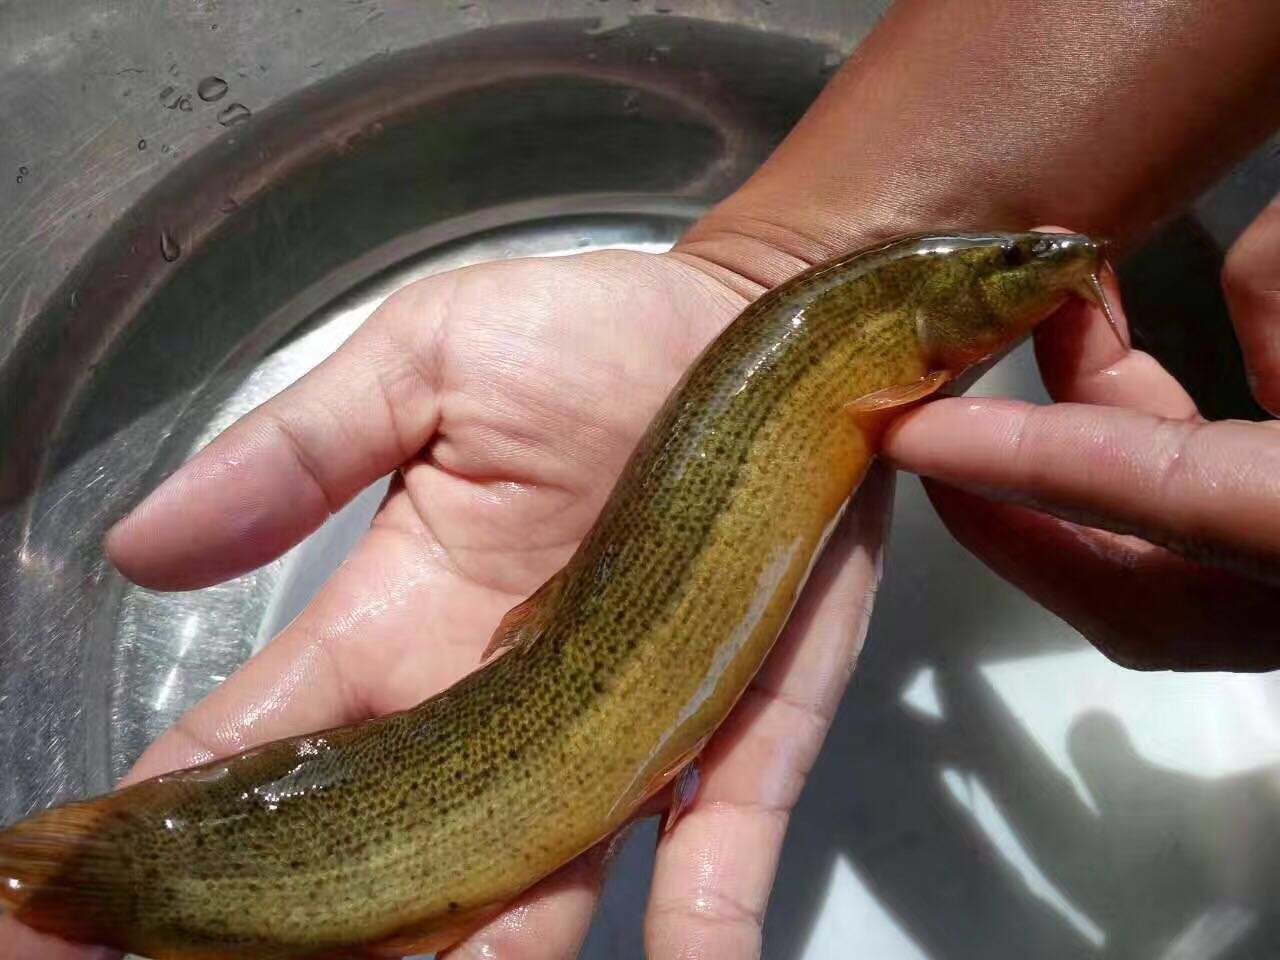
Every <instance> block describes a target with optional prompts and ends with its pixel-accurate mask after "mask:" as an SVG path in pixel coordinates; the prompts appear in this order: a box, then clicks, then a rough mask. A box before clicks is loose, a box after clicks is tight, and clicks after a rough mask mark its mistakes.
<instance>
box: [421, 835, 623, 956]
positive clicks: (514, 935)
mask: <svg viewBox="0 0 1280 960" xmlns="http://www.w3.org/2000/svg"><path fill="white" fill-rule="evenodd" d="M609 849H610V844H609V843H608V842H605V843H601V844H598V845H596V846H595V847H593V848H592V849H591V850H589V851H587V852H586V853H585V854H583V855H582V856H581V857H579V858H578V859H576V860H574V861H573V862H572V863H569V864H566V865H565V866H564V867H562V868H561V869H559V870H557V871H556V872H555V873H553V874H552V875H551V876H549V877H547V878H546V879H545V880H543V881H542V882H541V883H538V884H536V885H535V886H534V887H532V888H531V889H530V890H528V891H527V892H526V893H524V894H523V895H522V896H521V897H520V898H519V899H518V900H516V902H515V903H513V904H512V905H511V906H510V907H508V908H507V909H505V910H504V911H503V912H502V914H501V915H500V916H498V917H497V918H495V919H494V920H491V921H490V922H489V923H486V924H485V925H484V926H483V927H481V928H480V929H479V930H477V931H475V932H474V933H472V934H470V935H469V936H467V937H466V938H465V939H464V940H463V941H462V942H460V943H458V944H457V945H455V946H453V947H451V948H450V949H449V950H447V951H445V952H444V953H443V954H441V960H491V958H501V960H570V958H572V957H576V956H577V955H578V950H579V948H580V947H581V946H582V941H583V940H584V939H585V938H586V935H587V929H588V927H590V925H591V915H592V913H593V912H594V911H595V906H596V901H597V899H599V896H600V884H601V881H602V879H603V876H604V863H605V861H606V855H607V852H608V850H609Z"/></svg>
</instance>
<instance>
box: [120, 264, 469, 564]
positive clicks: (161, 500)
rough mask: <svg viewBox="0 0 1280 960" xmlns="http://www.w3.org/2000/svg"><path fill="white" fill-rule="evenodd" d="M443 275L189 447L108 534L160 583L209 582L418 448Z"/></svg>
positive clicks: (274, 549)
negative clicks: (210, 437) (201, 444)
mask: <svg viewBox="0 0 1280 960" xmlns="http://www.w3.org/2000/svg"><path fill="white" fill-rule="evenodd" d="M452 282H455V281H454V280H452V279H450V278H449V277H447V276H442V277H438V278H433V279H432V280H431V281H430V282H428V283H419V284H414V285H412V286H410V287H407V288H405V289H404V290H403V291H401V292H399V293H397V294H396V295H395V296H393V297H392V298H391V299H390V300H388V302H387V303H386V304H384V305H383V306H382V308H381V309H380V310H379V311H378V313H377V314H375V315H374V317H373V318H372V319H370V320H369V321H368V322H367V323H366V324H365V325H364V326H363V327H362V328H361V329H360V330H358V331H357V332H356V333H355V334H354V335H353V336H352V337H351V339H350V340H349V341H348V342H347V343H346V344H344V345H343V346H342V347H341V348H339V350H338V351H337V353H335V354H334V355H333V356H332V357H330V358H329V359H327V360H326V361H325V362H324V363H322V364H320V366H319V367H317V368H316V369H315V370H313V371H312V372H311V373H309V374H307V375H306V376H305V377H303V378H302V379H301V380H300V381H298V383H296V384H295V385H293V386H292V387H290V388H288V389H287V390H285V391H284V392H283V393H281V394H280V395H278V396H276V397H274V398H273V399H271V400H268V401H267V402H266V403H264V404H262V405H261V406H260V407H258V408H257V409H256V410H254V411H252V412H251V413H249V414H248V415H246V416H245V417H243V418H242V419H241V420H239V421H238V422H237V423H235V424H234V425H232V426H231V427H230V428H229V429H228V430H226V431H225V432H224V433H223V434H222V435H221V436H219V437H217V438H216V439H215V440H214V441H213V442H212V443H210V444H209V445H208V446H207V447H205V448H204V449H203V450H201V451H200V452H199V453H197V454H196V455H195V456H194V457H193V458H192V459H191V460H189V461H188V462H187V463H186V464H184V465H183V466H182V467H181V468H179V469H178V471H177V472H176V473H174V474H173V475H172V476H171V477H169V479H168V480H166V481H165V482H164V483H162V484H161V485H160V487H159V488H158V489H156V490H155V491H154V492H153V493H152V494H151V495H150V496H149V497H147V498H146V499H145V500H144V501H143V502H142V503H141V504H140V505H139V506H138V507H137V508H136V509H134V511H133V512H132V513H130V514H129V515H128V516H127V517H125V518H124V519H123V520H122V521H121V522H120V523H118V524H117V525H116V526H115V527H114V528H112V530H111V531H110V532H109V533H108V534H107V540H106V547H107V552H108V553H109V554H110V556H111V559H112V560H113V561H114V562H115V564H116V566H118V567H119V568H120V570H121V571H122V572H123V573H124V574H125V575H126V576H128V577H129V578H130V579H132V580H134V581H136V582H137V583H140V584H143V585H145V586H149V587H155V588H158V589H189V588H194V587H201V586H207V585H208V584H211V583H216V582H218V581H220V580H225V579H226V578H228V577H231V576H235V575H237V574H240V573H243V572H245V571H246V570H251V569H253V568H254V567H257V566H259V565H261V564H263V563H265V562H267V561H268V560H271V559H274V558H275V557H277V556H279V555H280V554H281V553H283V552H284V551H285V550H287V549H288V548H289V547H291V546H293V545H294V544H296V543H298V542H299V541H300V540H301V539H302V538H303V537H305V536H306V535H307V534H308V533H310V532H311V531H312V530H314V529H315V528H316V527H318V526H319V525H320V524H321V523H322V522H323V521H324V520H325V519H326V518H327V517H328V516H329V514H330V513H332V512H333V511H335V510H337V509H338V508H339V507H341V506H342V505H343V504H345V503H346V502H347V501H348V500H350V499H351V497H353V496H354V495H355V494H356V493H358V492H359V491H360V490H362V489H363V488H364V487H366V486H367V485H368V484H370V483H372V482H373V481H374V480H376V479H377V478H378V477H380V476H382V475H384V474H386V473H388V472H390V471H391V470H393V469H394V468H395V467H396V466H398V465H399V464H400V463H401V462H403V461H404V460H405V459H406V458H407V457H409V456H410V455H412V454H413V453H415V452H417V451H418V450H420V449H421V448H422V446H423V445H424V444H425V443H426V441H427V440H428V439H429V438H430V436H431V433H432V432H433V430H434V428H435V424H436V420H437V415H438V392H439V391H438V388H439V378H440V370H439V366H438V363H437V359H438V356H439V352H438V350H437V343H436V341H437V338H438V336H439V333H440V330H441V324H442V322H443V321H442V317H443V305H444V304H445V303H447V300H448V296H449V288H448V285H449V284H450V283H452Z"/></svg>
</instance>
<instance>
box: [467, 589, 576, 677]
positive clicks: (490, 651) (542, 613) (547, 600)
mask: <svg viewBox="0 0 1280 960" xmlns="http://www.w3.org/2000/svg"><path fill="white" fill-rule="evenodd" d="M563 583H564V578H563V577H562V576H561V575H560V574H558V573H557V574H556V575H555V576H554V577H552V578H551V579H550V580H548V581H547V582H546V583H544V584H543V585H542V586H540V587H539V588H538V589H537V590H535V591H534V592H533V593H532V594H530V595H529V598H528V599H527V600H525V601H523V602H522V603H518V604H516V605H515V606H514V607H512V608H511V609H510V610H508V611H507V613H506V615H505V616H504V617H503V618H502V620H501V621H500V622H499V623H498V629H496V630H494V631H493V636H492V637H490V638H489V644H488V646H486V647H485V648H484V653H482V654H480V662H481V663H484V662H485V661H487V660H489V659H490V658H491V657H493V656H495V655H496V654H498V653H500V652H501V651H503V650H506V649H507V648H508V647H515V648H516V649H518V650H521V649H525V648H527V647H528V646H529V645H530V644H532V643H533V642H534V641H535V640H537V639H538V637H539V636H541V634H542V631H543V628H544V627H545V626H546V624H547V621H548V619H549V617H550V615H551V613H552V611H553V610H554V608H555V602H556V598H557V597H559V595H560V591H561V589H562V588H563Z"/></svg>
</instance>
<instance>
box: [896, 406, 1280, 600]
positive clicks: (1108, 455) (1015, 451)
mask: <svg viewBox="0 0 1280 960" xmlns="http://www.w3.org/2000/svg"><path fill="white" fill-rule="evenodd" d="M884 451H885V454H886V456H887V457H888V458H889V459H890V461H891V462H893V463H894V464H896V465H897V466H900V467H902V468H904V469H907V470H911V471H912V472H915V473H919V474H921V475H923V476H927V477H930V478H933V479H935V480H941V481H944V482H946V483H948V484H951V485H954V486H960V487H964V488H966V489H969V490H974V491H977V492H981V493H982V494H983V495H984V496H987V497H989V498H994V499H1000V500H1006V501H1011V502H1017V503H1023V504H1027V505H1032V506H1036V507H1038V508H1039V509H1042V510H1045V511H1048V512H1050V513H1053V514H1055V515H1058V516H1060V517H1063V518H1065V519H1070V520H1075V521H1080V522H1084V523H1087V524H1088V525H1090V526H1096V527H1101V528H1103V529H1107V530H1112V531H1115V532H1119V533H1134V534H1138V535H1140V536H1143V537H1145V538H1146V539H1148V540H1151V541H1153V542H1155V543H1160V544H1163V545H1165V546H1169V547H1171V548H1173V549H1175V550H1177V551H1178V552H1180V553H1184V554H1186V555H1189V556H1193V557H1195V558H1197V559H1201V560H1208V561H1213V562H1216V563H1224V564H1229V565H1232V566H1234V567H1237V568H1241V569H1247V570H1249V571H1251V572H1253V573H1258V574H1262V575H1265V576H1277V575H1278V574H1280V431H1277V430H1272V429H1268V427H1267V426H1265V425H1260V424H1253V423H1243V422H1238V421H1223V422H1220V423H1203V422H1191V421H1186V420H1168V419H1161V418H1159V417H1155V416H1151V415H1149V414H1146V413H1140V412H1137V411H1133V410H1124V409H1116V408H1112V407H1094V406H1085V405H1081V404H1068V403H1059V404H1053V405H1051V406H1046V407H1037V406H1035V405H1033V404H1028V403H1023V402H1020V401H1013V400H979V399H972V400H971V399H954V400H940V401H938V402H936V403H932V404H929V405H927V406H926V407H925V408H924V409H921V410H919V411H916V412H913V413H911V414H908V415H906V416H903V417H901V418H899V420H898V421H897V422H895V423H894V424H893V425H892V426H891V427H890V429H889V431H888V433H887V435H886V438H885V447H884Z"/></svg>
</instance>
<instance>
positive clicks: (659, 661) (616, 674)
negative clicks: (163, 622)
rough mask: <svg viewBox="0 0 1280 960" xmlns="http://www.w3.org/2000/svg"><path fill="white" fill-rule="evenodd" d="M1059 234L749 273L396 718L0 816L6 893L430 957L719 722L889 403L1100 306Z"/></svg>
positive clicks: (136, 938)
mask: <svg viewBox="0 0 1280 960" xmlns="http://www.w3.org/2000/svg"><path fill="white" fill-rule="evenodd" d="M1100 264H1101V254H1100V251H1099V247H1098V245H1097V244H1096V243H1094V242H1093V241H1091V240H1090V239H1088V238H1087V237H1084V236H1081V235H1077V234H1049V233H1020V234H981V235H978V234H959V233H947V234H936V235H915V236H908V237H902V238H899V239H895V240H892V241H889V242H886V243H883V244H880V245H879V246H875V247H873V248H870V249H867V250H863V251H860V252H857V253H854V254H851V255H849V256H844V257H841V258H839V259H837V260H833V261H831V262H829V263H825V264H822V265H820V266H818V267H815V268H813V269H811V270H808V271H806V272H805V273H803V274H801V275H799V276H797V277H796V278H795V279H793V280H791V281H789V282H787V283H785V284H783V285H781V286H780V287H778V288H777V289H775V290H772V291H770V292H769V293H766V294H765V295H764V296H762V297H761V298H760V299H759V300H757V301H756V302H755V303H753V304H751V305H750V306H749V307H747V308H746V309H745V310H744V311H743V312H742V314H741V315H740V316H738V318H737V319H736V320H734V322H733V323H732V324H730V325H729V326H728V327H727V328H726V329H725V330H724V332H723V333H722V334H721V335H720V336H719V337H718V338H717V339H716V340H715V341H714V342H713V343H712V344H711V345H710V346H708V347H707V349H706V350H705V352H704V353H703V354H702V355H701V356H700V357H699V359H698V360H697V361H696V362H695V363H694V365H693V366H692V368H691V369H690V370H689V372H688V373H687V374H686V375H685V377H684V379H683V380H682V381H681V382H680V384H679V385H678V386H677V387H676V388H675V390H674V391H673V393H672V394H671V396H670V398H669V399H668V400H667V402H666V404H665V405H664V406H663V407H662V409H661V410H660V411H659V412H658V414H657V416H656V417H655V418H654V420H653V423H652V425H651V426H650V427H649V429H648V432H647V433H646V434H645V435H644V437H643V439H641V441H640V443H639V445H638V446H637V448H636V450H635V452H634V454H633V455H632V457H631V459H630V461H629V462H628V464H627V466H626V468H625V469H624V470H623V472H622V475H621V476H620V477H619V479H618V482H617V485H616V487H615V488H614V490H613V493H612V495H611V496H610V498H609V500H608V502H607V503H606V504H605V506H604V509H603V510H602V512H601V515H600V517H599V519H598V521H597V522H596V524H595V526H594V527H593V528H592V529H591V531H590V533H588V535H587V536H586V538H585V539H584V540H583V541H582V544H581V546H580V547H579V548H578V551H577V553H576V554H575V555H574V556H573V558H572V559H571V560H570V561H569V563H568V564H567V565H566V566H565V567H564V569H562V570H561V571H560V572H559V573H557V574H556V575H555V576H554V577H552V578H551V579H550V580H549V581H548V582H547V583H546V584H545V585H544V586H543V587H542V588H541V589H539V590H538V591H537V592H536V593H535V594H534V595H533V596H532V597H530V598H529V599H528V600H527V601H525V602H524V603H522V604H520V605H519V606H518V607H516V608H515V609H514V610H512V611H511V612H510V613H509V614H508V615H507V617H506V618H505V619H504V621H503V623H502V625H501V626H500V627H499V629H498V633H497V634H496V635H495V636H494V639H493V642H492V643H491V649H497V648H499V647H506V648H509V649H507V650H506V651H505V652H504V653H503V655H502V656H500V657H498V658H496V659H494V660H492V661H490V662H488V663H487V664H486V665H485V666H483V667H482V668H481V669H479V670H477V671H476V672H475V673H473V674H471V675H470V676H468V677H466V678H465V679H463V680H462V681H460V682H459V683H457V684H456V685H454V686H453V687H451V688H450V689H448V690H446V691H445V692H443V693H441V694H438V695H437V696H434V697H432V698H431V699H429V700H427V701H425V702H424V703H422V704H421V705H419V706H417V707H415V708H413V709H411V710H406V711H404V712H402V713H397V714H393V715H391V716H386V717H382V718H380V719H376V720H371V721H368V722H366V723H361V724H356V725H353V726H349V727H343V728H339V729H334V730H328V731H324V732H321V733H315V734H311V735H308V736H302V737H295V738H292V739H288V740H281V741H278V742H276V743H270V744H267V745H266V746H262V747H258V748H256V749H253V750H249V751H247V752H245V753H242V754H240V755H238V756H235V757H231V758H229V759H226V760H217V761H214V762H211V763H206V764H204V765H202V766H199V767H196V768H194V769H191V770H185V771H182V772H179V773H173V774H169V775H167V776H163V777H158V778H156V779H153V780H149V781H146V782H144V783H139V784H137V785H135V786H131V787H128V788H126V789H123V790H120V791H118V792H116V793H113V794H109V795H107V796H105V797H100V798H98V799H95V800H88V801H84V802H78V803H71V804H68V805H66V806H62V807H59V808H56V809H53V810H48V811H46V812H44V813H40V814H37V815H35V816H33V817H31V818H30V819H28V820H24V821H22V822H20V823H18V824H15V825H13V826H11V827H9V828H8V829H7V830H5V831H3V832H0V904H3V905H4V906H5V907H7V908H8V909H9V910H10V911H11V912H12V913H13V915H14V916H15V917H16V918H17V919H18V920H20V921H22V922H23V923H26V924H28V925H29V926H31V927H34V928H36V929H37V930H42V931H46V932H48V933H52V934H58V935H60V936H62V937H66V938H69V939H72V940H78V941H84V942H89V943H99V944H105V945H108V946H112V947H117V948H120V949H124V950H131V951H134V952H136V953H140V954H143V955H145V956H149V957H155V958H164V960H169V958H173V960H225V958H254V960H294V958H319V957H326V958H327V957H352V956H357V957H358V956H385V955H400V954H402V953H411V952H415V951H420V950H429V949H440V948H442V947H444V946H446V945H448V944H449V943H451V942H453V941H456V940H457V939H459V938H460V937H462V936H463V935H465V934H466V933H467V932H469V931H470V930H472V929H474V928H475V927H477V926H478V925H479V924H481V923H482V922H483V921H484V920H486V919H487V918H489V917H491V916H493V915H494V914H495V913H497V912H498V911H499V910H501V908H502V907H503V905H504V904H507V903H509V902H510V901H511V900H512V899H513V898H514V897H515V896H516V895H518V894H519V893H520V892H521V891H523V890H525V889H526V888H528V887H529V886H530V885H532V884H533V883H535V882H536V881H537V880H539V879H540V878H542V877H544V876H546V875H547V874H549V873H551V872H552V871H553V870H555V869H556V868H557V867H559V866H561V865H562V864H564V863H565V862H567V861H568V860H570V859H572V858H573V857H575V856H577V855H578V854H580V853H582V852H583V851H584V850H586V849H587V848H589V847H591V846H592V845H594V844H595V843H597V842H598V841H600V840H601V839H602V838H605V837H607V836H609V835H610V834H611V833H612V832H614V831H616V830H617V829H618V828H619V827H620V826H622V825H623V824H624V823H625V822H626V821H627V820H628V819H629V818H631V817H632V816H633V815H634V814H635V812H636V810H637V808H638V807H639V806H640V805H641V803H642V802H643V801H644V800H645V799H646V798H648V797H650V796H651V795H653V794H654V793H655V791H657V790H659V789H660V788H661V787H662V786H664V785H665V784H666V783H668V782H669V781H670V780H671V778H672V777H673V776H674V775H675V774H676V773H677V772H679V771H680V770H681V768H682V767H684V766H685V765H686V764H688V763H689V762H690V760H691V759H692V758H694V757H695V756H696V754H697V753H698V751H699V750H700V749H701V747H702V745H703V744H704V743H705V742H706V740H707V738H708V737H709V736H710V735H711V733H712V732H713V731H714V730H715V729H716V727H717V726H718V725H719V724H720V723H721V721H723V720H724V718H725V716H726V714H728V712H729V711H730V709H731V708H732V707H733V705H734V703H735V702H736V701H737V700H738V698H739V697H740V696H741V694H742V693H743V691H744V689H745V688H746V686H747V684H748V682H749V681H750V680H751V678H752V676H753V675H754V674H755V673H756V670H757V669H758V668H759V666H760V664H761V662H762V661H763V660H764V658H765V655H766V654H767V653H768V652H769V648H770V647H771V646H772V645H773V642H774V640H775V638H776V637H777V636H778V634H779V632H780V631H781V629H782V627H783V624H784V623H785V622H786V620H787V617H788V615H789V614H790V612H791V609H792V606H793V605H794V604H795V602H796V597H797V595H798V594H799V592H800V588H801V587H802V586H803V584H804V582H805V578H806V577H807V575H808V573H809V571H810V569H811V568H812V567H813V564H814V560H815V558H816V557H817V555H818V552H819V550H820V549H821V547H822V545H823V542H824V540H825V538H826V537H827V535H828V533H829V532H830V531H831V529H832V527H833V525H834V524H835V522H836V520H837V518H838V517H839V515H840V512H841V510H842V509H843V507H844V504H845V503H846V502H847V501H848V499H849V496H850V494H851V493H852V492H853V490H854V489H855V488H856V487H857V486H858V484H859V482H860V481H861V479H862V477H863V475H864V474H865V473H866V470H867V467H868V465H869V463H870V461H871V459H872V457H873V456H874V454H875V449H876V443H877V439H878V436H879V431H880V429H881V428H882V427H883V424H884V422H885V420H886V417H887V416H890V415H891V413H889V411H892V410H894V409H895V408H902V407H903V406H905V405H907V404H910V403H912V402H915V401H917V400H920V399H923V398H924V397H926V396H928V395H929V394H931V393H932V392H934V391H935V390H937V389H938V388H939V387H940V386H942V385H943V384H944V383H946V382H947V381H948V380H950V379H952V378H954V377H955V376H957V375H958V374H960V373H962V372H963V371H964V370H966V369H967V368H969V367H970V366H972V365H973V364H975V363H978V362H979V361H981V360H982V359H984V358H985V357H988V356H990V355H992V354H995V353H998V352H1000V351H1002V350H1003V349H1005V348H1006V347H1008V346H1009V345H1010V344H1012V343H1013V342H1014V341H1016V340H1018V339H1019V338H1021V337H1022V336H1023V335H1024V334H1025V333H1027V331H1029V330H1030V329H1031V327H1032V326H1033V325H1034V324H1035V323H1036V322H1037V321H1039V320H1040V319H1041V318H1042V317H1044V316H1045V315H1046V314H1047V313H1049V312H1050V311H1052V310H1053V309H1054V308H1055V307H1057V306H1058V305H1059V304H1061V303H1062V302H1063V301H1064V300H1065V299H1066V298H1068V297H1069V296H1071V295H1072V294H1081V295H1084V296H1088V297H1090V298H1091V299H1097V298H1100V297H1101V287H1100V285H1099V283H1098V271H1099V269H1100Z"/></svg>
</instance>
